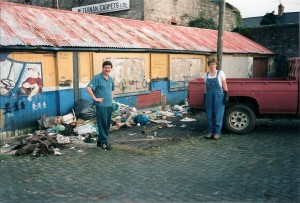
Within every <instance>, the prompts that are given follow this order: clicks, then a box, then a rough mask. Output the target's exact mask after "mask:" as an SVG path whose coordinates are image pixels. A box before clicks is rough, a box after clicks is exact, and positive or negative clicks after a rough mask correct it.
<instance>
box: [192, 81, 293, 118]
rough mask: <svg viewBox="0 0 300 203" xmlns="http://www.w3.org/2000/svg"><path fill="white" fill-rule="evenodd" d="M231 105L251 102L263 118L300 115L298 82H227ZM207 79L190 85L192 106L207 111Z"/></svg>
mask: <svg viewBox="0 0 300 203" xmlns="http://www.w3.org/2000/svg"><path fill="white" fill-rule="evenodd" d="M227 85H228V95H229V97H230V101H231V102H236V101H247V102H254V103H255V105H257V108H258V109H257V110H258V112H257V113H259V114H285V115H288V114H292V115H295V114H297V113H298V90H299V87H298V81H297V80H285V79H266V78H262V79H256V78H227ZM204 92H205V84H204V79H203V78H199V79H195V80H192V81H190V82H189V88H188V96H189V105H190V107H191V108H193V109H204Z"/></svg>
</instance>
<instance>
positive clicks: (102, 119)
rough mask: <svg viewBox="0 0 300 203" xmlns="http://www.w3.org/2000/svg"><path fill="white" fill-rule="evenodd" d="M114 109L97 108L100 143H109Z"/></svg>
mask: <svg viewBox="0 0 300 203" xmlns="http://www.w3.org/2000/svg"><path fill="white" fill-rule="evenodd" d="M111 113H112V107H102V106H96V117H97V125H98V132H99V134H98V142H101V143H107V139H108V132H109V128H110V122H111Z"/></svg>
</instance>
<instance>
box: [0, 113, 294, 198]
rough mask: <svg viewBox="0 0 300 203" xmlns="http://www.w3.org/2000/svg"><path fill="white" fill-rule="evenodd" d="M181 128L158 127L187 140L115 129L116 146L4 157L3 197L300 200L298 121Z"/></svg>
mask: <svg viewBox="0 0 300 203" xmlns="http://www.w3.org/2000/svg"><path fill="white" fill-rule="evenodd" d="M178 124H179V125H182V123H178ZM179 125H178V126H177V127H174V128H167V127H164V128H161V129H158V130H157V137H159V136H160V138H168V137H170V136H173V137H176V138H177V137H181V139H173V140H172V141H170V140H168V142H160V144H157V141H152V142H151V141H148V140H146V143H147V144H144V145H143V144H141V143H144V142H138V141H136V139H137V138H136V137H135V136H138V135H139V134H140V132H141V130H142V129H143V127H139V128H137V127H136V128H130V129H122V130H119V131H116V132H113V133H112V134H111V141H112V143H113V144H114V145H113V146H114V147H115V148H114V149H113V150H112V151H103V150H102V149H100V148H97V147H95V144H88V145H76V147H75V149H70V148H69V147H66V148H64V149H63V150H61V152H62V153H63V155H62V156H49V157H32V156H30V155H27V156H21V157H12V156H11V155H7V154H5V155H0V176H1V179H0V202H1V203H7V202H12V203H15V202H30V203H31V202H125V203H126V202H300V169H299V150H300V142H299V126H300V120H269V119H267V120H259V121H258V123H257V126H256V128H255V130H254V131H253V132H252V133H250V134H247V135H232V134H224V135H223V136H222V138H221V139H220V140H218V141H214V140H206V139H204V138H203V136H202V135H203V130H204V128H202V127H203V124H200V123H199V122H189V123H186V124H185V125H186V127H185V128H183V127H180V126H179ZM149 127H151V126H149ZM168 132H169V133H168ZM134 133H136V134H134ZM151 135H152V134H151ZM141 136H145V137H143V138H144V139H148V138H149V135H147V134H141ZM147 136H148V138H147ZM128 137H129V138H128ZM125 138H126V139H127V142H125V141H124V139H125ZM128 140H130V141H128ZM128 143H130V144H128ZM124 146H125V147H124ZM150 146H152V147H150ZM153 146H154V148H153Z"/></svg>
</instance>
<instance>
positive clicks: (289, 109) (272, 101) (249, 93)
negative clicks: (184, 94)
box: [188, 57, 300, 134]
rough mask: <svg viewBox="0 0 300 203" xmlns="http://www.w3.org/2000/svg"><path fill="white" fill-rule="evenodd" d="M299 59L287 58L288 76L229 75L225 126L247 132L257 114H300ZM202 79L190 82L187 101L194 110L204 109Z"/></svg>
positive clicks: (231, 130)
mask: <svg viewBox="0 0 300 203" xmlns="http://www.w3.org/2000/svg"><path fill="white" fill-rule="evenodd" d="M299 62H300V58H299V57H297V58H291V59H289V60H288V68H287V69H288V71H287V78H286V79H278V78H276V79H275V78H260V79H257V78H227V85H228V95H229V103H228V105H226V108H225V114H224V121H223V127H224V128H225V129H226V130H227V131H229V132H233V133H237V134H246V133H249V132H250V131H251V130H253V128H254V126H255V120H256V117H258V116H260V117H262V116H271V115H275V116H276V117H277V116H293V117H299V115H300V112H299V110H300V104H299V101H300V100H299V99H300V97H299V89H300V83H299ZM204 91H205V84H204V80H203V78H199V79H195V80H192V81H190V82H189V84H188V101H189V105H190V108H191V110H192V112H195V111H196V110H202V111H203V110H205V108H204Z"/></svg>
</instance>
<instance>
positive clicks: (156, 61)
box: [151, 54, 169, 79]
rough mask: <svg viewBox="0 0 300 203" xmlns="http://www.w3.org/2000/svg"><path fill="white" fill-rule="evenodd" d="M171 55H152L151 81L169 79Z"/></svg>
mask: <svg viewBox="0 0 300 203" xmlns="http://www.w3.org/2000/svg"><path fill="white" fill-rule="evenodd" d="M168 70H169V54H151V79H156V78H167V77H168Z"/></svg>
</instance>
